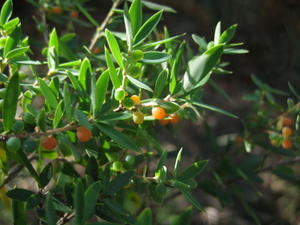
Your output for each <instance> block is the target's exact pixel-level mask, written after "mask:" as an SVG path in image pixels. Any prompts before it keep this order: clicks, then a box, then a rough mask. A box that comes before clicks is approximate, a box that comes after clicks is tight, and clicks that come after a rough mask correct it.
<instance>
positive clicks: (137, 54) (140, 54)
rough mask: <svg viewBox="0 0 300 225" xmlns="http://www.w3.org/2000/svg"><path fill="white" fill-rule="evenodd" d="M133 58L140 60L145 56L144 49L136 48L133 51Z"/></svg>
mask: <svg viewBox="0 0 300 225" xmlns="http://www.w3.org/2000/svg"><path fill="white" fill-rule="evenodd" d="M132 58H133V59H134V60H135V61H139V60H141V59H143V58H144V52H143V51H142V50H135V51H133V52H132Z"/></svg>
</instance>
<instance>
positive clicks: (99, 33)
mask: <svg viewBox="0 0 300 225" xmlns="http://www.w3.org/2000/svg"><path fill="white" fill-rule="evenodd" d="M121 2H122V0H116V1H115V2H114V3H113V5H112V7H111V8H110V10H109V12H108V14H107V16H106V17H105V19H104V20H103V22H102V23H101V25H100V26H99V27H97V29H96V32H95V33H94V36H93V38H92V39H91V43H90V46H89V49H90V50H92V49H93V48H94V47H95V44H96V43H97V41H98V40H99V38H100V37H102V35H103V30H104V28H105V27H106V26H107V24H108V23H109V20H110V19H111V17H112V16H113V15H114V10H115V9H116V8H117V7H118V6H119V5H120V4H121Z"/></svg>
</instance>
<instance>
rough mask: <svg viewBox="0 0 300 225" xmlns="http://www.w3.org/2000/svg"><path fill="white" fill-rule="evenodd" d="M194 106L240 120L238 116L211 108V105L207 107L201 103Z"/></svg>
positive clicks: (195, 103) (194, 103)
mask: <svg viewBox="0 0 300 225" xmlns="http://www.w3.org/2000/svg"><path fill="white" fill-rule="evenodd" d="M192 104H193V105H195V106H198V107H201V108H204V109H208V110H211V111H215V112H218V113H222V114H224V115H226V116H229V117H232V118H235V119H238V116H236V115H234V114H232V113H230V112H227V111H225V110H223V109H220V108H218V107H215V106H211V105H207V104H204V103H200V102H192Z"/></svg>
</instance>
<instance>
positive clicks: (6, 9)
mask: <svg viewBox="0 0 300 225" xmlns="http://www.w3.org/2000/svg"><path fill="white" fill-rule="evenodd" d="M12 7H13V3H12V1H11V0H6V1H5V3H4V4H3V6H2V9H1V12H0V26H3V25H4V24H5V23H7V22H8V20H9V18H10V17H11V14H12Z"/></svg>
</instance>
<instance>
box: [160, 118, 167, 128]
mask: <svg viewBox="0 0 300 225" xmlns="http://www.w3.org/2000/svg"><path fill="white" fill-rule="evenodd" d="M169 122H170V119H162V120H159V124H160V125H162V126H166V125H168V124H169Z"/></svg>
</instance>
